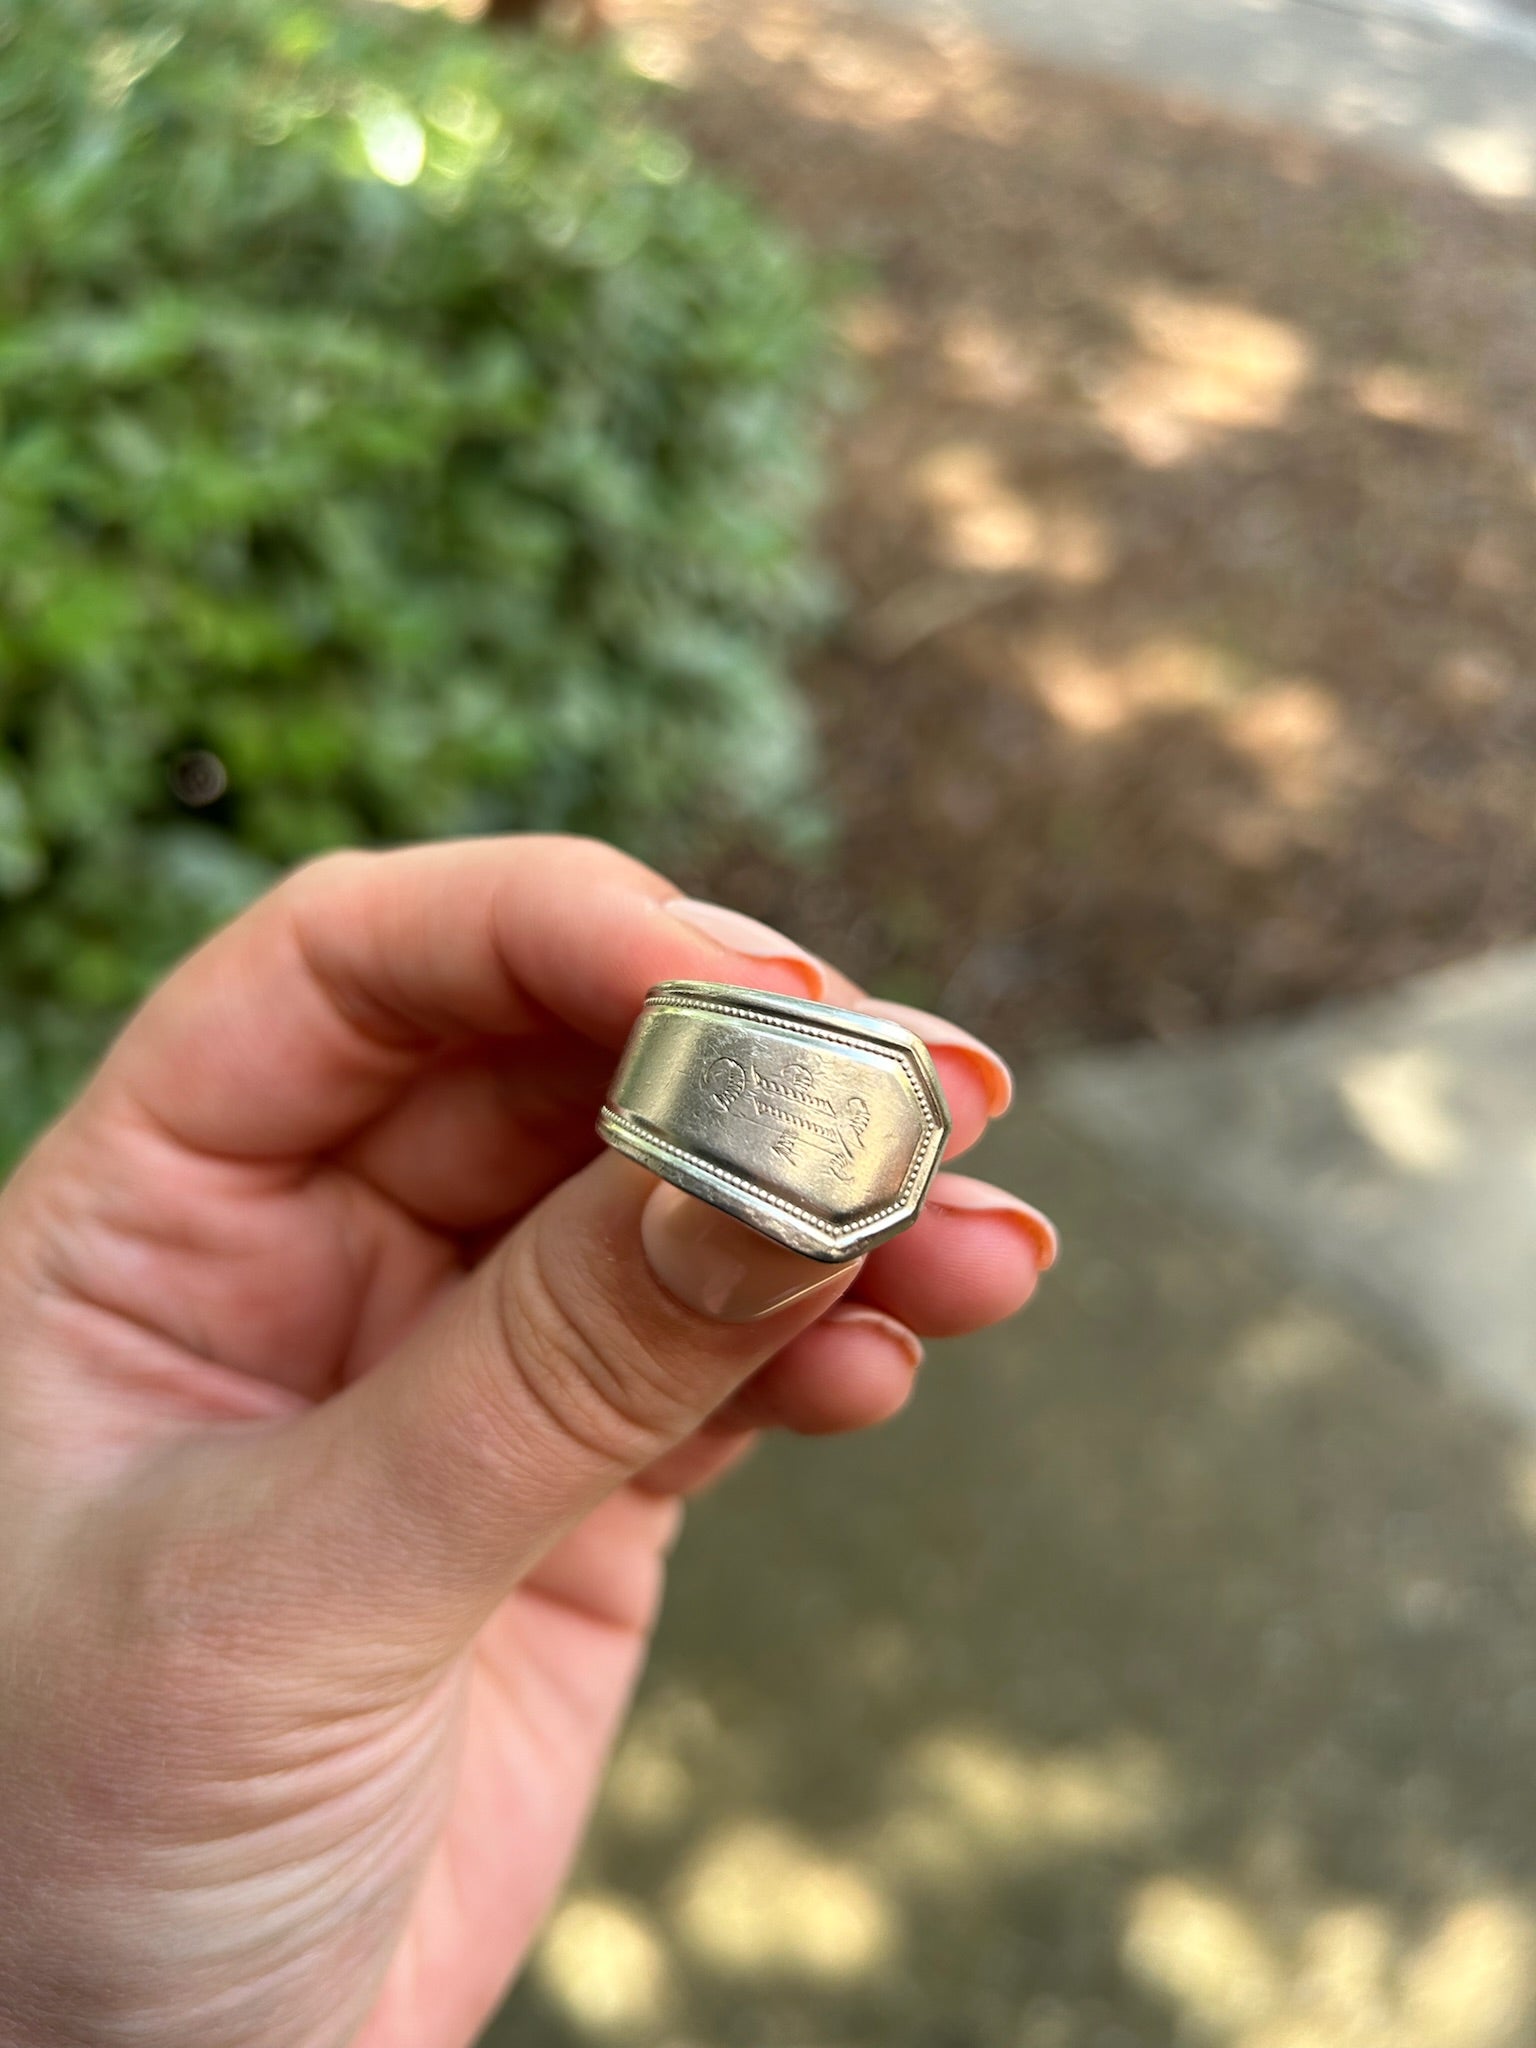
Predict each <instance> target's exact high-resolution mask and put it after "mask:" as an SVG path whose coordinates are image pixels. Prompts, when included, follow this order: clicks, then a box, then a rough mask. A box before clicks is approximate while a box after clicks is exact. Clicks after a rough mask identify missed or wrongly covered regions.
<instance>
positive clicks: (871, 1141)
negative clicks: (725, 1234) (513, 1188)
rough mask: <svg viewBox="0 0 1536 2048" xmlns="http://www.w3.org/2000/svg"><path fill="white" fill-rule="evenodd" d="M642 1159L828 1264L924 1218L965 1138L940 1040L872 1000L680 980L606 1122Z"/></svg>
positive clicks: (622, 1147)
mask: <svg viewBox="0 0 1536 2048" xmlns="http://www.w3.org/2000/svg"><path fill="white" fill-rule="evenodd" d="M597 1128H598V1132H599V1135H600V1136H601V1137H602V1138H604V1139H605V1140H606V1142H607V1143H608V1144H610V1145H611V1146H613V1148H614V1150H615V1151H618V1152H622V1153H624V1154H625V1155H626V1156H627V1157H628V1158H630V1159H634V1160H638V1162H639V1163H640V1165H642V1166H646V1167H649V1168H650V1170H651V1172H652V1173H656V1174H659V1175H660V1176H661V1178H662V1179H663V1180H668V1181H671V1182H672V1183H673V1185H674V1186H675V1187H680V1188H684V1189H686V1191H687V1192H688V1193H689V1194H690V1195H697V1196H699V1197H700V1198H701V1199H702V1200H703V1201H706V1202H710V1203H712V1204H713V1205H714V1207H715V1208H717V1209H723V1210H725V1211H726V1213H727V1214H728V1215H731V1216H736V1217H739V1218H740V1220H741V1221H742V1222H743V1223H749V1224H751V1226H752V1227H753V1229H754V1230H759V1231H761V1232H762V1233H763V1235H764V1236H765V1237H771V1238H773V1239H775V1240H776V1241H777V1242H778V1243H779V1244H782V1245H787V1246H789V1248H790V1249H791V1250H793V1251H797V1252H803V1253H804V1254H805V1255H806V1256H807V1257H808V1258H812V1259H822V1260H824V1261H826V1262H827V1263H828V1264H833V1263H838V1262H840V1261H842V1260H844V1259H854V1258H858V1257H859V1256H860V1255H861V1254H862V1253H864V1252H867V1251H870V1250H872V1249H873V1247H874V1246H875V1245H877V1244H883V1243H884V1242H885V1240H886V1239H887V1238H888V1237H894V1236H895V1235H896V1234H897V1232H898V1231H901V1230H905V1229H906V1228H907V1226H908V1225H909V1224H911V1223H914V1222H915V1221H916V1220H917V1216H918V1212H919V1210H920V1209H921V1208H922V1205H923V1197H924V1195H925V1194H926V1193H927V1192H928V1183H929V1182H930V1181H931V1180H932V1178H933V1175H934V1172H935V1171H936V1169H937V1167H938V1164H939V1160H940V1159H941V1157H942V1156H943V1152H944V1145H945V1141H946V1140H947V1138H948V1137H949V1112H948V1110H947V1109H946V1108H945V1105H944V1096H943V1093H942V1091H941V1090H940V1087H939V1081H938V1076H937V1075H936V1074H935V1072H934V1069H933V1062H932V1060H931V1059H930V1058H929V1056H928V1048H927V1047H926V1046H925V1045H924V1044H923V1042H922V1040H921V1039H920V1038H919V1037H917V1035H916V1034H915V1033H914V1032H911V1031H907V1030H905V1029H904V1028H903V1027H902V1026H901V1025H899V1024H890V1023H887V1022H886V1021H885V1019H884V1018H881V1017H866V1016H865V1015H863V1013H862V1012H860V1011H857V1010H839V1009H834V1008H833V1007H832V1006H831V1005H830V1004H828V1003H812V1002H806V1001H803V1000H801V999H800V998H798V997H795V996H778V995H765V994H764V993H763V992H762V991H761V990H760V989H749V988H732V987H729V986H727V985H726V984H724V983H721V982H707V981H664V982H662V983H660V984H659V985H658V986H657V987H656V988H653V989H652V990H651V992H650V994H649V995H648V996H647V997H646V999H645V1006H644V1008H643V1009H642V1010H641V1012H640V1015H639V1017H638V1018H637V1019H636V1021H635V1027H634V1029H633V1031H631V1033H630V1035H629V1043H628V1044H627V1045H626V1047H625V1049H624V1057H623V1059H622V1060H621V1061H620V1063H619V1068H618V1072H617V1073H616V1074H615V1075H614V1078H613V1084H612V1086H611V1087H610V1089H609V1091H608V1100H607V1102H606V1103H605V1105H604V1107H603V1110H602V1113H601V1115H600V1116H599V1117H598V1120H597Z"/></svg>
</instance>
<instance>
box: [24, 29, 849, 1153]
mask: <svg viewBox="0 0 1536 2048" xmlns="http://www.w3.org/2000/svg"><path fill="white" fill-rule="evenodd" d="M826 367H827V355H826V350H825V345H824V329H823V323H822V320H821V315H820V310H819V308H818V305H817V290H816V287H815V284H814V281H813V280H812V278H811V276H810V275H809V273H808V271H807V268H806V265H805V263H804V261H803V259H802V258H801V257H800V256H799V255H798V254H797V252H796V251H795V249H794V248H793V247H792V246H791V245H790V244H789V243H788V242H787V241H786V240H785V239H784V238H783V237H782V236H781V235H780V234H778V233H777V232H776V231H774V230H772V229H770V228H769V227H768V226H766V225H765V223H764V222H763V221H762V220H761V219H760V218H759V217H758V216H757V215H756V213H755V212H754V211H753V210H752V209H751V208H750V207H749V206H748V205H747V204H746V203H745V202H744V201H743V200H741V199H739V198H738V197H736V196H735V195H733V194H732V193H730V192H729V191H727V190H725V189H723V188H722V187H721V186H720V185H718V184H717V183H715V182H714V181H712V180H711V179H709V178H707V177H705V176H703V175H702V174H700V173H699V172H697V171H696V170H695V169H694V168H693V167H692V166H691V164H690V162H689V158H688V155H687V152H686V150H685V149H684V147H683V145H682V144H681V143H680V142H679V141H677V140H676V139H675V138H674V137H673V136H671V135H670V134H668V133H667V132H665V131H664V130H663V129H661V128H659V127H657V126H655V125H653V124H652V121H651V118H650V113H649V108H648V104H647V102H646V99H645V96H644V94H643V93H642V89H641V88H640V87H639V85H638V84H637V82H636V81H634V80H633V79H631V78H629V77H628V76H626V75H625V74H624V73H623V72H622V70H621V68H620V66H619V65H618V63H617V60H615V59H614V58H612V57H611V56H603V55H601V54H593V53H591V52H573V51H566V50H561V49H558V48H555V47H553V46H551V45H549V44H547V43H545V42H542V41H539V40H537V39H524V38H515V39H506V40H503V39H500V38H497V37H494V36H492V35H490V34H488V33H486V32H484V31H480V30H475V29H468V28H465V27H462V26H460V25H457V24H455V23H452V22H451V21H449V20H447V19H446V18H444V17H442V16H440V15H437V14H434V13H410V12H406V11H403V10H397V9H395V8H392V7H388V6H383V5H375V4H369V0H354V4H352V5H350V6H348V5H340V4H317V0H0V1157H3V1155H4V1153H5V1151H6V1149H7V1147H8V1145H9V1146H13V1145H14V1143H15V1142H16V1140H17V1139H18V1138H19V1137H20V1136H21V1135H22V1133H23V1132H24V1131H25V1129H26V1128H27V1126H28V1125H29V1124H30V1123H32V1122H34V1121H35V1120H36V1118H37V1117H38V1116H39V1115H40V1114H41V1113H42V1112H43V1111H44V1109H45V1108H46V1107H48V1105H49V1103H50V1101H51V1100H52V1099H53V1098H54V1097H55V1096H56V1095H57V1093H58V1091H59V1089H60V1088H61V1087H63V1086H64V1085H66V1084H67V1083H68V1082H69V1081H70V1080H71V1079H72V1078H73V1076H74V1075H75V1073H76V1072H77V1070H78V1067H79V1064H80V1062H81V1060H82V1059H83V1058H84V1057H85V1056H86V1055H87V1054H88V1052H89V1051H90V1050H91V1049H92V1048H93V1047H94V1045H95V1044H96V1043H97V1042H98V1041H99V1038H100V1036H101V1035H102V1032H103V1030H104V1028H105V1026H106V1024H107V1022H108V1021H109V1020H110V1019H111V1018H113V1017H114V1016H115V1015H116V1014H118V1013H120V1011H121V1009H122V1007H123V1006H124V1005H125V1004H128V1003H130V1002H131V1001H132V1000H134V999H135V998H136V997H137V995H138V994H139V993H140V992H141V991H142V989H143V988H144V987H145V986H146V984H147V983H148V982H149V981H150V980H151V979H152V978H153V977H154V975H155V974H156V973H157V972H159V971H160V970H161V969H162V968H163V967H164V966H165V965H166V964H167V963H168V962H169V961H170V960H172V959H173V958H174V957H176V956H177V955H178V954H179V953H180V952H181V951H182V950H184V949H185V947H186V946H187V945H188V943H189V942H191V941H192V940H193V939H194V938H195V937H196V936H197V935H198V934H199V933H200V932H201V931H203V930H204V929H205V928H206V927H208V926H209V925H210V924H212V923H213V922H215V921H216V920H218V919H219V918H221V917H223V916H225V915H227V914H229V913H230V912H231V911H232V910H233V909H235V908H237V907H238V906H239V905H240V904H241V903H242V902H243V901H245V900H246V899H247V898H248V897H249V895H250V894H251V893H252V892H253V891H254V890H256V889H257V888H259V887H261V886H262V885H263V884H264V882H265V881H266V880H267V879H269V878H270V876H271V875H272V874H273V873H274V872H276V871H277V870H278V869H279V868H281V867H282V866H283V865H284V864H286V863H288V862H290V861H292V860H294V859H296V858H298V857H301V856H304V855H307V854H310V853H312V852H315V851H317V850H319V849H322V848H324V847H327V846H330V845H334V844H338V843H342V842H360V841H361V842H381V841H386V842H387V841H390V840H395V839H401V838H408V837H415V836H421V835H429V834H440V833H454V832H461V831H473V830H490V829H501V828H505V827H514V826H515V827H570V828H575V829H580V830H594V831H598V832H602V833H604V834H605V835H607V836H610V837H617V838H619V839H622V840H626V841H628V842H629V843H632V844H640V845H642V846H645V847H647V848H651V849H655V850H661V851H663V852H664V851H665V847H666V843H667V841H668V838H669V836H670V835H675V834H676V833H677V832H678V831H679V830H680V829H683V828H685V827H686V828H689V829H697V828H698V827H699V826H700V825H701V823H703V822H707V821H708V820H711V819H714V818H720V817H724V816H728V815H731V814H736V815H740V814H741V813H742V812H743V811H748V812H750V811H757V812H760V813H765V814H772V815H774V816H776V817H780V818H782V817H783V816H784V815H787V814H792V813H793V810H794V792H795V790H796V788H797V786H798V785H799V782H800V779H801V775H802V772H803V765H804V764H803V733H802V721H801V718H800V716H799V714H798V711H797V707H796V703H795V700H794V697H793V695H792V692H791V691H790V688H789V686H788V684H787V682H786V679H785V674H784V669H783V660H784V655H785V650H786V647H787V645H788V643H789V641H790V639H791V637H792V636H793V635H794V634H795V633H796V632H798V631H799V630H801V629H803V627H804V626H805V625H806V624H807V623H808V621H809V620H810V619H811V617H812V616H813V615H814V613H815V611H816V609H817V607H818V605H819V604H820V602H821V601H822V595H823V593H822V591H821V587H820V584H819V580H818V577H817V575H816V572H815V569H814V565H813V563H812V561H811V559H810V556H809V552H808V547H807V539H806V535H807V529H808V523H809V516H810V512H811V510H812V506H813V502H814V498H815V494H816V474H815V462H814V453H813V433H812V427H813V420H814V414H815V411H816V408H817V405H818V403H819V401H820V397H821V396H822V394H823V393H824V389H825V372H826ZM201 750H206V752H207V753H209V754H211V755H213V756H215V757H217V763H219V764H222V771H223V774H224V775H225V776H227V784H228V786H227V789H226V790H224V792H223V793H222V794H221V795H215V792H216V791H217V787H218V783H219V781H220V779H221V778H220V776H219V774H218V773H213V774H211V775H209V776H205V777H204V778H203V780H202V782H201V783H199V781H198V779H197V777H196V775H195V774H194V775H191V776H187V775H185V774H184V775H183V776H182V778H181V787H182V790H183V797H185V796H186V795H187V794H189V793H190V795H192V796H193V797H208V796H213V797H214V800H213V801H211V802H207V803H205V804H204V805H203V806H202V807H201V808H199V807H197V806H196V805H195V804H191V805H189V803H188V802H186V801H183V800H182V798H178V795H177V794H176V786H177V784H176V775H175V766H176V764H177V762H178V761H180V760H181V759H182V757H184V756H185V755H187V754H189V753H195V752H199V751H201ZM203 765H204V767H205V768H206V767H209V766H210V764H208V763H206V762H205V763H204V764H203Z"/></svg>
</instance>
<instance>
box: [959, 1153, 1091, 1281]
mask: <svg viewBox="0 0 1536 2048" xmlns="http://www.w3.org/2000/svg"><path fill="white" fill-rule="evenodd" d="M928 1206H929V1208H930V1209H949V1210H952V1211H955V1212H957V1213H964V1214H965V1215H968V1216H1006V1217H1007V1218H1008V1219H1009V1220H1010V1222H1013V1223H1017V1224H1018V1225H1019V1227H1020V1228H1021V1229H1022V1230H1023V1231H1024V1232H1025V1234H1026V1235H1027V1236H1028V1238H1029V1241H1030V1243H1031V1245H1032V1246H1033V1247H1034V1253H1035V1265H1036V1267H1037V1268H1038V1270H1039V1271H1040V1272H1042V1273H1044V1272H1046V1271H1048V1270H1049V1268H1050V1267H1052V1266H1054V1265H1055V1263H1056V1255H1057V1253H1058V1252H1059V1251H1060V1250H1061V1237H1060V1234H1059V1232H1058V1231H1057V1229H1056V1226H1055V1224H1054V1223H1053V1222H1052V1221H1051V1219H1050V1217H1049V1216H1046V1215H1044V1214H1043V1213H1042V1212H1041V1211H1040V1210H1039V1209H1037V1208H1035V1207H1034V1205H1033V1204H1032V1203H1030V1202H1021V1201H1020V1200H1019V1198H1018V1196H1017V1195H1010V1194H1009V1193H1008V1191H1007V1189H1006V1188H995V1187H993V1185H992V1183H991V1182H990V1181H985V1180H972V1179H971V1177H970V1176H969V1174H964V1173H944V1174H940V1176H939V1178H938V1179H937V1180H936V1181H935V1182H934V1184H933V1189H932V1192H931V1193H930V1195H929V1197H928Z"/></svg>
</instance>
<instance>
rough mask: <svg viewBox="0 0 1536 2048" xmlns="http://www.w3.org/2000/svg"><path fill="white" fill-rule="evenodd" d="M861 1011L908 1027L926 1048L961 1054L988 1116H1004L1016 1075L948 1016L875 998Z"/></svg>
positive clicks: (998, 1056)
mask: <svg viewBox="0 0 1536 2048" xmlns="http://www.w3.org/2000/svg"><path fill="white" fill-rule="evenodd" d="M859 1008H860V1009H861V1010H867V1011H868V1012H869V1014H870V1016H872V1017H886V1018H888V1019H889V1020H890V1022H891V1023H892V1024H905V1025H906V1027H907V1029H908V1030H909V1031H915V1032H916V1033H917V1035H918V1037H919V1038H920V1039H922V1041H923V1043H924V1044H925V1045H929V1046H933V1047H935V1048H937V1049H938V1050H941V1051H944V1052H957V1053H960V1054H961V1055H962V1056H963V1057H964V1059H965V1060H966V1061H967V1063H968V1064H969V1066H970V1067H971V1070H972V1071H973V1072H974V1074H975V1075H976V1078H977V1079H978V1080H979V1081H980V1083H981V1086H982V1091H983V1093H984V1094H985V1096H986V1098H987V1115H988V1116H1001V1115H1002V1114H1003V1112H1004V1111H1005V1110H1006V1109H1007V1108H1008V1106H1009V1104H1010V1103H1011V1102H1012V1101H1013V1075H1012V1073H1011V1072H1010V1070H1009V1066H1008V1062H1007V1061H1006V1060H1005V1059H1004V1058H1003V1057H1002V1055H1001V1054H1000V1053H996V1052H994V1051H993V1050H992V1048H991V1046H990V1045H985V1044H983V1043H982V1041H981V1040H980V1039H979V1038H977V1037H975V1036H973V1034H972V1033H971V1032H969V1031H962V1030H961V1028H960V1026H959V1025H958V1024H951V1023H950V1021H949V1019H948V1018H947V1017H935V1016H934V1015H933V1013H932V1012H931V1011H929V1010H915V1009H913V1007H912V1005H911V1004H910V1003H888V1002H885V1001H883V1000H882V999H879V998H877V997H874V996H870V997H869V998H867V1000H865V1001H864V1002H862V1003H860V1005H859Z"/></svg>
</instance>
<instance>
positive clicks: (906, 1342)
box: [820, 1301, 923, 1372]
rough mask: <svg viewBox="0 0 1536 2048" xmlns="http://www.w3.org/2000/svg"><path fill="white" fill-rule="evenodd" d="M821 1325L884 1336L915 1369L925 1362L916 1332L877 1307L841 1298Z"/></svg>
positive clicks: (823, 1318)
mask: <svg viewBox="0 0 1536 2048" xmlns="http://www.w3.org/2000/svg"><path fill="white" fill-rule="evenodd" d="M820 1326H821V1327H825V1328H830V1329H839V1330H842V1329H863V1330H868V1331H869V1332H870V1333H871V1335H873V1336H877V1337H883V1338H884V1339H885V1341H886V1342H887V1343H888V1344H890V1345H892V1346H893V1347H894V1348H895V1349H896V1350H898V1351H899V1352H900V1353H901V1355H902V1357H903V1358H904V1359H905V1360H906V1361H907V1365H908V1367H909V1369H910V1370H911V1371H913V1372H916V1371H917V1368H918V1367H919V1366H920V1365H921V1364H922V1362H923V1347H922V1345H921V1344H920V1343H919V1341H918V1339H917V1335H916V1333H915V1332H914V1331H912V1330H909V1329H908V1328H907V1326H906V1324H905V1323H898V1322H897V1320H896V1318H895V1317H894V1316H888V1315H884V1314H882V1313H881V1311H880V1310H879V1309H877V1308H866V1307H865V1305H864V1303H863V1302H862V1301H840V1302H838V1303H837V1304H836V1305H835V1306H834V1307H832V1308H829V1309H828V1310H827V1312H826V1314H825V1315H824V1316H823V1317H822V1319H821V1325H820Z"/></svg>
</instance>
